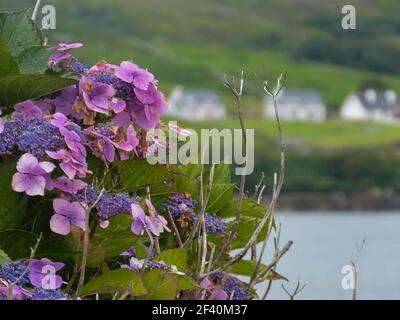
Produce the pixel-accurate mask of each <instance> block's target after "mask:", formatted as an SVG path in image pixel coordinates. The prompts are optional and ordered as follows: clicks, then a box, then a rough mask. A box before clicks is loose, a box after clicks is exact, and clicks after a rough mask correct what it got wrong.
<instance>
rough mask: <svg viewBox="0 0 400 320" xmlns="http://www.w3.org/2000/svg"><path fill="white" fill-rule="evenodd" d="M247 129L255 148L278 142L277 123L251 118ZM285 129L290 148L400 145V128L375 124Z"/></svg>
mask: <svg viewBox="0 0 400 320" xmlns="http://www.w3.org/2000/svg"><path fill="white" fill-rule="evenodd" d="M245 122H246V127H247V129H254V130H255V140H256V145H257V146H261V145H262V144H263V143H262V142H263V141H264V143H265V144H266V145H267V146H268V142H269V141H276V140H277V138H278V135H277V127H276V123H275V122H274V121H270V120H267V119H256V118H249V119H246V120H245ZM178 124H180V125H182V126H184V127H187V128H193V129H195V130H196V131H198V130H200V129H208V128H217V129H223V128H240V125H239V122H238V120H237V119H235V118H229V119H226V120H223V121H207V122H204V123H196V122H185V121H178ZM283 129H284V133H285V137H286V140H287V142H288V144H289V146H290V145H296V144H300V145H303V146H305V147H311V148H318V149H326V150H337V149H346V148H351V147H366V148H374V147H377V146H381V147H383V146H392V145H394V144H397V143H399V142H400V126H399V125H396V124H383V123H376V122H345V121H340V120H329V121H326V122H323V123H311V122H286V123H285V122H284V123H283Z"/></svg>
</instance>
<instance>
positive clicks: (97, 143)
mask: <svg viewBox="0 0 400 320" xmlns="http://www.w3.org/2000/svg"><path fill="white" fill-rule="evenodd" d="M84 133H85V134H87V135H91V136H93V137H95V140H94V141H92V142H90V143H89V147H90V148H91V149H92V151H93V153H94V154H95V155H97V156H98V157H100V158H101V159H102V160H104V161H107V162H109V163H111V162H113V161H114V159H115V148H116V147H118V145H117V144H116V143H115V142H114V141H113V140H112V139H114V138H115V133H114V131H113V129H112V127H111V126H107V125H102V126H99V127H97V128H96V127H90V128H86V129H85V130H84Z"/></svg>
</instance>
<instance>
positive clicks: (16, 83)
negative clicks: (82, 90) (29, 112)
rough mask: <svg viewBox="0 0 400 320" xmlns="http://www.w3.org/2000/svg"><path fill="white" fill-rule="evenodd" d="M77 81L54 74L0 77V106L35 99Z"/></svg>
mask: <svg viewBox="0 0 400 320" xmlns="http://www.w3.org/2000/svg"><path fill="white" fill-rule="evenodd" d="M75 83H77V81H76V80H73V79H67V78H60V77H58V76H54V75H16V76H7V77H3V78H0V106H9V105H13V104H16V103H18V102H22V101H25V100H28V99H37V98H40V97H43V96H45V95H48V94H50V93H53V92H56V91H59V90H61V89H63V88H65V87H68V86H70V85H73V84H75Z"/></svg>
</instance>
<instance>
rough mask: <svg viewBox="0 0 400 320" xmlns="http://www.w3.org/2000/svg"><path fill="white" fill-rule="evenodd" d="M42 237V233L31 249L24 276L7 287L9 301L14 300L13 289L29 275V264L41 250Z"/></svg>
mask: <svg viewBox="0 0 400 320" xmlns="http://www.w3.org/2000/svg"><path fill="white" fill-rule="evenodd" d="M42 236H43V234H42V233H40V235H39V237H38V238H37V240H36V244H35V246H34V247H33V248H31V255H30V257H29V260H28V265H27V266H26V268H25V269H24V272H22V274H21V275H20V276H19V277H18V278H17V279H16V280H15V281H14V282H11V283H10V284H8V287H7V299H8V300H12V299H13V294H12V292H13V287H14V286H15V285H17V284H18V282H20V281H21V280H22V279H23V278H24V277H25V275H26V274H27V272H28V270H29V263H30V261H31V260H32V259H33V258H34V257H35V254H36V251H37V249H38V248H39V244H40V241H41V240H42Z"/></svg>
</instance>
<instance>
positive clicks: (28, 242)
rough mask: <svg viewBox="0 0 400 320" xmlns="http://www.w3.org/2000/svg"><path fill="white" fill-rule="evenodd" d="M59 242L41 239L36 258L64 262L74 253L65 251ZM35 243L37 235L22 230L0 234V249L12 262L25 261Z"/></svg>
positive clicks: (6, 231)
mask: <svg viewBox="0 0 400 320" xmlns="http://www.w3.org/2000/svg"><path fill="white" fill-rule="evenodd" d="M60 240H61V241H60V242H56V241H54V238H53V239H51V241H50V240H47V239H42V240H41V241H40V244H39V247H38V250H37V252H36V256H35V257H37V258H42V257H47V258H49V259H51V260H53V261H64V260H65V259H67V258H69V257H72V256H73V255H74V254H75V253H73V252H71V251H69V250H67V249H66V248H65V247H64V246H63V245H62V243H61V242H62V240H63V239H62V238H60ZM36 241H37V235H35V234H33V233H31V232H28V231H24V230H5V231H1V232H0V248H1V249H2V250H4V251H5V252H6V253H7V255H8V256H9V257H10V258H11V259H12V260H19V259H27V258H29V256H30V254H31V248H33V247H34V246H35V244H36Z"/></svg>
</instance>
